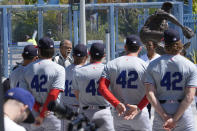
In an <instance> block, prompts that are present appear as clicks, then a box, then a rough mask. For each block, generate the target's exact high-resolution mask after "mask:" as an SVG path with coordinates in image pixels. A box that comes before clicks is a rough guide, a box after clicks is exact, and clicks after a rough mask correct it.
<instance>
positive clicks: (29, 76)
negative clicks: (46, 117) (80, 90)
mask: <svg viewBox="0 0 197 131" xmlns="http://www.w3.org/2000/svg"><path fill="white" fill-rule="evenodd" d="M24 77H25V78H24V79H25V81H26V82H27V84H28V90H30V91H31V92H32V94H33V96H34V97H35V99H36V101H37V102H40V103H41V104H43V103H44V102H45V100H46V97H47V95H48V92H49V91H50V90H51V89H54V88H56V89H62V90H64V83H65V69H64V68H63V67H62V66H60V65H58V64H56V63H55V62H52V61H51V60H50V59H41V60H37V61H36V62H33V63H31V64H29V65H28V66H27V67H25V74H24Z"/></svg>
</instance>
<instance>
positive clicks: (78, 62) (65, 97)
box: [61, 44, 88, 131]
mask: <svg viewBox="0 0 197 131" xmlns="http://www.w3.org/2000/svg"><path fill="white" fill-rule="evenodd" d="M87 54H88V53H87V47H86V46H85V45H84V44H78V45H76V46H75V47H74V49H73V59H74V62H73V64H71V65H69V66H68V67H67V68H66V76H68V77H66V82H65V91H64V94H62V95H61V105H66V106H69V107H70V108H72V109H73V110H74V111H75V112H78V109H79V103H78V101H77V100H76V98H75V95H74V92H73V90H72V76H73V72H74V70H75V69H76V68H79V67H81V66H83V65H84V64H85V62H86V60H87V58H88V55H87ZM69 122H70V121H69V120H62V123H61V131H67V129H68V124H69Z"/></svg>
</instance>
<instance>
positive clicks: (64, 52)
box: [52, 40, 73, 68]
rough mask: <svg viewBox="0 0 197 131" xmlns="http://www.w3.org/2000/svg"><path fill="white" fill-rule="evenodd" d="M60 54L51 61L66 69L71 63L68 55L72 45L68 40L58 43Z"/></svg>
mask: <svg viewBox="0 0 197 131" xmlns="http://www.w3.org/2000/svg"><path fill="white" fill-rule="evenodd" d="M59 50H60V52H59V53H58V54H57V55H56V56H55V57H53V59H52V60H53V61H54V62H56V63H58V64H60V65H61V66H63V67H65V68H66V67H68V66H69V65H70V64H71V63H73V62H72V58H71V56H70V53H71V51H72V43H71V42H70V41H69V40H63V41H61V42H60V47H59Z"/></svg>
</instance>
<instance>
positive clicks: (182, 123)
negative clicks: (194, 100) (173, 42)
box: [145, 54, 197, 131]
mask: <svg viewBox="0 0 197 131" xmlns="http://www.w3.org/2000/svg"><path fill="white" fill-rule="evenodd" d="M145 82H146V83H151V84H153V85H154V86H155V88H156V93H155V95H156V97H157V99H158V100H169V101H172V100H174V101H177V102H172V103H171V102H166V103H161V106H162V107H163V109H164V111H165V112H166V113H168V114H174V113H176V111H177V109H178V108H179V106H180V101H181V100H183V99H184V97H185V89H186V88H192V87H197V70H196V67H195V65H194V64H193V63H192V62H190V61H189V60H188V59H186V58H185V57H183V56H181V55H168V54H166V55H163V56H161V57H160V58H158V59H156V60H155V61H153V62H151V63H150V64H149V66H148V68H147V77H146V80H145ZM178 101H179V102H178ZM154 121H155V122H154V123H153V129H154V130H155V131H156V130H158V129H160V128H162V124H163V121H162V119H161V118H160V116H159V115H158V114H157V113H156V115H155V120H154ZM159 123H160V124H159ZM178 125H179V128H175V130H176V131H179V130H190V129H191V130H193V127H192V125H193V118H192V110H191V106H190V107H189V108H188V109H186V111H185V113H184V114H183V116H182V117H181V119H180V120H179V122H178Z"/></svg>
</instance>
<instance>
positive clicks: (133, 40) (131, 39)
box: [126, 35, 142, 46]
mask: <svg viewBox="0 0 197 131" xmlns="http://www.w3.org/2000/svg"><path fill="white" fill-rule="evenodd" d="M126 45H136V46H142V42H141V40H140V38H139V36H137V35H130V36H127V38H126Z"/></svg>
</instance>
